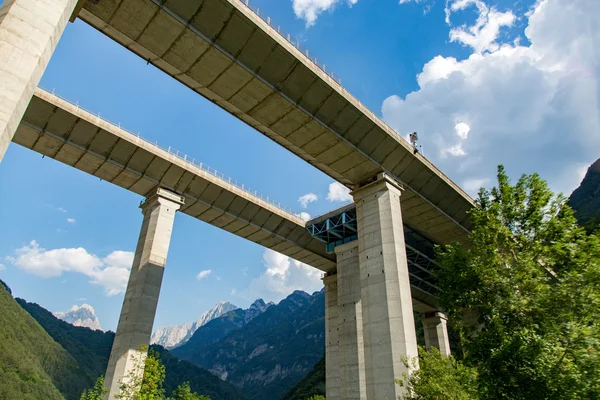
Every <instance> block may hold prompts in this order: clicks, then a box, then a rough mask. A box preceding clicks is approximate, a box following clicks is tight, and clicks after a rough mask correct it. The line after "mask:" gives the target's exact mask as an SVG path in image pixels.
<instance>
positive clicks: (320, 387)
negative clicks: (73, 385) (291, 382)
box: [281, 356, 325, 400]
mask: <svg viewBox="0 0 600 400" xmlns="http://www.w3.org/2000/svg"><path fill="white" fill-rule="evenodd" d="M317 395H320V396H325V356H323V357H321V359H320V360H319V362H317V363H316V364H315V366H314V367H313V369H311V370H310V372H309V373H308V374H307V375H306V376H305V377H304V378H302V380H301V381H300V382H298V383H297V384H296V385H295V386H294V387H293V388H291V389H290V390H288V392H287V393H286V394H284V395H283V396H282V397H281V400H306V399H309V398H311V397H312V396H317Z"/></svg>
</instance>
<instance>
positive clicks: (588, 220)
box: [569, 158, 600, 232]
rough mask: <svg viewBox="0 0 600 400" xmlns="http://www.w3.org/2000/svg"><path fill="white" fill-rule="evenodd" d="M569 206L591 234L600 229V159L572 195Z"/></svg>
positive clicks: (591, 167)
mask: <svg viewBox="0 0 600 400" xmlns="http://www.w3.org/2000/svg"><path fill="white" fill-rule="evenodd" d="M569 205H570V206H571V207H572V208H573V210H575V217H576V218H577V221H578V222H579V223H580V224H581V225H582V226H583V227H585V228H586V229H587V230H588V231H589V232H591V231H593V230H595V229H598V228H600V158H599V159H598V160H597V161H596V162H595V163H593V164H592V165H591V166H590V167H589V168H588V170H587V173H586V174H585V177H584V178H583V180H582V181H581V185H580V186H579V187H578V188H577V189H575V190H574V191H573V193H571V196H570V197H569Z"/></svg>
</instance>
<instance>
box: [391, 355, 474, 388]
mask: <svg viewBox="0 0 600 400" xmlns="http://www.w3.org/2000/svg"><path fill="white" fill-rule="evenodd" d="M404 364H405V365H406V367H409V368H411V369H413V370H414V372H413V373H412V374H410V375H405V376H404V379H403V380H400V381H398V384H399V385H400V386H405V387H406V389H407V392H408V393H407V394H406V395H404V396H403V397H402V399H403V400H476V399H478V398H479V396H478V393H477V390H478V388H477V371H476V369H475V368H473V367H468V366H465V365H464V364H462V363H461V362H459V361H457V360H456V359H455V358H454V357H452V356H450V357H445V356H443V355H442V354H441V353H440V352H439V350H438V349H436V348H435V347H434V348H431V349H430V350H425V348H424V347H419V367H420V368H419V369H417V368H416V365H413V364H416V362H415V360H404Z"/></svg>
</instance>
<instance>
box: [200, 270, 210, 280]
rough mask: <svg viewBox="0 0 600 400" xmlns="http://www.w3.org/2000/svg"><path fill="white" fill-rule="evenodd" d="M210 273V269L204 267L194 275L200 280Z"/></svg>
mask: <svg viewBox="0 0 600 400" xmlns="http://www.w3.org/2000/svg"><path fill="white" fill-rule="evenodd" d="M210 274H212V269H205V270H204V271H200V273H199V274H198V275H196V279H198V280H199V281H201V280H202V279H204V278H208V276H209V275H210Z"/></svg>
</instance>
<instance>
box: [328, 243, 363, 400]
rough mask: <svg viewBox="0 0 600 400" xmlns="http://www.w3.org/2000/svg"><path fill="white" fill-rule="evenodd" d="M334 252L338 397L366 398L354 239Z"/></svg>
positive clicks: (357, 399)
mask: <svg viewBox="0 0 600 400" xmlns="http://www.w3.org/2000/svg"><path fill="white" fill-rule="evenodd" d="M335 254H336V256H337V276H338V279H337V287H338V319H339V325H338V326H339V330H338V335H339V352H340V383H341V390H340V393H341V399H342V400H366V398H367V393H366V387H365V354H364V347H363V319H362V308H361V307H362V305H361V301H360V269H359V261H358V241H354V242H350V243H347V244H343V245H341V246H337V247H336V248H335Z"/></svg>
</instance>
